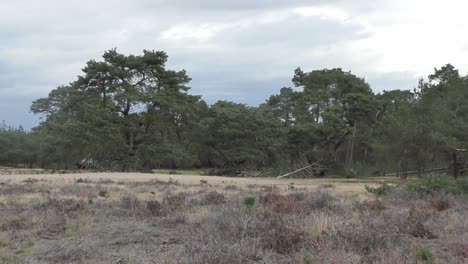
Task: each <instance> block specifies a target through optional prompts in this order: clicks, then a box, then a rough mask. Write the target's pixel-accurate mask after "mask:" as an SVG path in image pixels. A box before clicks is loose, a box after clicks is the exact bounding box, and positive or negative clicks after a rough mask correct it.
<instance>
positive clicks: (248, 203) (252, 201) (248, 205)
mask: <svg viewBox="0 0 468 264" xmlns="http://www.w3.org/2000/svg"><path fill="white" fill-rule="evenodd" d="M244 205H245V207H246V208H247V209H249V210H250V209H251V208H252V207H253V206H254V205H255V197H253V196H247V197H244Z"/></svg>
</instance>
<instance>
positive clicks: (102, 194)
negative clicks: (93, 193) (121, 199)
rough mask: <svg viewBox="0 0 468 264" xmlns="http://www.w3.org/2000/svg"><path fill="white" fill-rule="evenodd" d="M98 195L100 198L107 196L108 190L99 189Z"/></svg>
mask: <svg viewBox="0 0 468 264" xmlns="http://www.w3.org/2000/svg"><path fill="white" fill-rule="evenodd" d="M98 195H99V197H102V198H109V195H110V194H109V191H108V190H100V191H99V193H98Z"/></svg>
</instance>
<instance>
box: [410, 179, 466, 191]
mask: <svg viewBox="0 0 468 264" xmlns="http://www.w3.org/2000/svg"><path fill="white" fill-rule="evenodd" d="M407 189H408V190H410V191H413V192H417V193H419V194H430V193H433V192H438V191H444V192H447V193H451V194H467V193H468V178H464V179H458V180H455V179H450V178H448V177H446V176H432V177H425V178H423V179H421V180H419V181H417V182H415V183H411V184H408V185H407Z"/></svg>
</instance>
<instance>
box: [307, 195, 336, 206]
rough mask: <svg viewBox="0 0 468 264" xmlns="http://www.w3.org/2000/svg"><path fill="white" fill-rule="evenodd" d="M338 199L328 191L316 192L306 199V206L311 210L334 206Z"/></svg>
mask: <svg viewBox="0 0 468 264" xmlns="http://www.w3.org/2000/svg"><path fill="white" fill-rule="evenodd" d="M335 201H336V199H335V197H333V196H332V195H331V194H330V193H328V192H322V191H318V192H314V193H311V194H310V195H309V197H308V198H307V199H306V200H305V207H306V208H307V209H309V210H320V209H324V208H332V207H333V205H334V203H335Z"/></svg>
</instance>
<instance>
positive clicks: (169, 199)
mask: <svg viewBox="0 0 468 264" xmlns="http://www.w3.org/2000/svg"><path fill="white" fill-rule="evenodd" d="M187 196H188V194H187V193H184V192H180V193H177V194H174V195H168V196H166V197H165V198H164V199H163V204H164V206H165V207H166V208H167V209H168V210H170V211H175V210H179V209H182V208H184V207H185V202H186V200H187Z"/></svg>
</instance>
